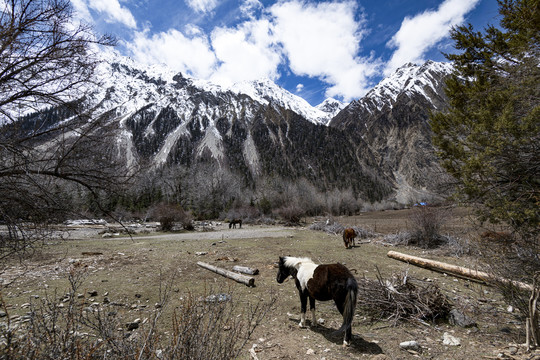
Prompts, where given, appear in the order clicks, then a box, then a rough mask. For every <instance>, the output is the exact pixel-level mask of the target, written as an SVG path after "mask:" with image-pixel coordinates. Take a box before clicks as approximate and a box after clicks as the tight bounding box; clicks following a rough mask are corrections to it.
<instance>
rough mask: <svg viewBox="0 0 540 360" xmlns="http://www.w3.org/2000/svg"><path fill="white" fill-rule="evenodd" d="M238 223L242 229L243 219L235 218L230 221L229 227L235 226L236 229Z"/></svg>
mask: <svg viewBox="0 0 540 360" xmlns="http://www.w3.org/2000/svg"><path fill="white" fill-rule="evenodd" d="M236 224H239V225H240V229H241V228H242V219H233V220H231V221H230V222H229V229H230V228H233V229H236Z"/></svg>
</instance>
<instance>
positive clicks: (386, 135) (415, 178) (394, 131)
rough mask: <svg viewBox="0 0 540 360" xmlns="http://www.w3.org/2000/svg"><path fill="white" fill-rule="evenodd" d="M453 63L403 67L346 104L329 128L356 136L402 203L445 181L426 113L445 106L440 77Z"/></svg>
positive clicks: (424, 193) (435, 189) (428, 63)
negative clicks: (442, 178)
mask: <svg viewBox="0 0 540 360" xmlns="http://www.w3.org/2000/svg"><path fill="white" fill-rule="evenodd" d="M451 72H452V65H451V64H449V63H437V62H433V61H428V62H426V63H425V64H422V65H415V64H406V65H404V66H402V67H400V68H399V69H397V70H396V71H395V72H394V73H393V74H392V75H390V76H389V77H387V78H385V79H383V80H382V81H381V82H380V83H379V84H377V85H376V86H375V87H374V88H373V89H372V90H370V91H369V92H368V93H367V94H366V96H364V97H363V98H361V99H359V100H356V101H353V102H351V103H350V104H349V105H348V106H347V107H346V108H345V109H343V111H341V112H340V113H339V114H338V115H337V116H335V117H334V118H333V119H332V120H331V122H330V123H329V126H331V127H335V128H337V129H340V130H344V131H350V132H354V133H357V134H360V136H361V137H362V139H364V140H365V141H366V142H367V143H368V144H369V147H370V149H371V151H372V153H373V154H374V156H375V158H376V159H377V160H376V161H377V163H378V164H379V165H380V166H381V168H382V169H383V171H384V172H385V173H386V174H387V175H388V176H389V177H391V178H392V179H393V180H392V181H393V183H394V184H393V187H394V189H395V190H396V195H395V196H396V199H397V200H398V201H399V202H402V203H406V202H408V200H409V199H413V198H422V197H425V196H427V194H429V193H433V192H436V191H437V186H438V181H439V180H441V177H444V175H443V174H444V171H443V170H442V169H441V168H440V166H439V164H438V161H437V158H436V156H435V151H434V149H433V146H432V144H431V129H430V127H429V122H428V121H429V113H430V111H440V110H443V109H444V107H445V106H446V104H447V99H446V96H445V93H444V84H445V79H446V78H447V77H448V76H449V75H450V74H451Z"/></svg>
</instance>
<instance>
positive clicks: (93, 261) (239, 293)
mask: <svg viewBox="0 0 540 360" xmlns="http://www.w3.org/2000/svg"><path fill="white" fill-rule="evenodd" d="M336 221H338V222H340V223H342V224H345V225H347V226H361V227H362V228H366V229H369V230H370V232H373V233H379V232H380V233H383V232H385V231H388V232H391V231H390V230H392V229H403V228H401V226H399V224H406V223H407V221H408V214H407V213H406V212H405V211H403V210H400V211H395V212H391V211H387V212H380V213H377V214H369V215H368V214H364V215H361V216H358V217H356V218H355V217H352V218H339V219H336ZM462 223H463V222H460V221H457V220H456V221H450V222H449V223H448V224H447V225H446V226H447V228H443V231H450V230H452V229H454V230H453V231H454V233H459V234H460V235H462V234H463V233H465V232H466V231H467V230H466V229H465V228H464V227H458V225H459V224H462ZM452 227H454V228H452ZM448 229H450V230H448ZM342 242H343V241H342V239H341V236H340V235H333V234H329V233H325V232H322V231H313V230H309V229H307V228H306V227H295V228H279V227H276V226H259V225H246V226H243V227H242V229H232V230H229V229H228V228H227V227H226V224H224V225H222V227H221V228H218V229H217V230H216V231H211V232H190V233H187V232H182V233H175V234H169V235H156V236H144V235H141V236H136V237H134V238H133V239H129V238H121V239H119V238H110V239H102V238H100V237H98V238H89V239H87V238H84V237H81V238H80V239H79V240H68V241H59V242H54V243H52V242H51V243H50V245H49V246H48V247H46V248H44V249H43V250H42V252H41V253H39V254H36V255H35V256H34V257H33V258H29V259H26V260H25V262H24V263H23V264H21V263H17V262H13V263H10V264H8V267H7V268H5V269H4V271H3V272H2V274H1V275H0V278H2V280H3V282H4V283H9V281H10V280H13V279H15V282H13V283H12V284H11V285H9V286H4V287H3V288H2V290H1V294H2V297H3V300H4V301H5V303H6V304H7V309H8V311H9V314H10V316H11V315H25V314H26V313H27V312H28V311H29V310H28V308H25V307H23V306H21V305H23V304H25V303H28V302H30V301H35V300H36V297H39V298H44V297H45V296H46V294H52V293H53V292H55V291H56V293H58V294H64V293H66V292H67V291H69V283H68V281H67V278H66V275H67V274H68V271H69V269H70V267H71V266H72V265H73V264H74V263H75V262H80V263H81V264H82V265H83V266H85V267H86V268H87V277H86V278H85V281H84V283H83V285H82V288H81V293H84V294H85V296H87V297H88V292H89V291H90V292H93V291H96V292H97V295H95V296H92V300H93V301H94V302H97V303H100V304H101V303H103V302H104V301H105V297H107V301H110V303H115V304H118V305H114V306H115V309H116V311H117V312H118V313H119V314H120V315H122V316H123V318H124V319H126V320H128V321H133V320H135V319H137V318H141V319H143V320H144V319H145V318H148V319H151V317H150V314H151V313H152V311H154V309H155V304H156V303H158V302H159V301H160V283H162V279H163V278H170V276H171V275H172V274H174V273H176V274H177V276H176V277H175V278H174V281H173V282H172V283H171V286H170V289H171V291H170V296H169V306H168V307H167V308H166V309H164V310H163V313H162V315H161V317H160V319H159V322H160V323H159V325H160V326H162V327H165V330H166V331H171V332H174V323H173V321H172V319H173V317H174V313H175V309H179V307H180V306H182V302H183V299H186V297H187V296H189V294H194V295H197V294H208V293H209V292H214V291H217V292H226V293H229V292H230V293H233V294H234V296H235V298H237V299H241V301H242V302H243V303H246V304H247V303H256V302H258V301H259V300H261V299H263V300H268V299H270V298H271V296H272V294H276V296H277V302H276V303H275V305H274V306H273V308H272V309H271V311H270V312H269V313H268V314H267V316H266V317H265V318H264V320H263V321H262V323H261V325H260V326H259V327H258V328H257V329H256V331H255V334H254V337H253V339H252V341H253V344H256V345H257V346H255V347H254V349H255V350H254V351H257V352H258V354H259V358H260V359H267V358H284V359H287V358H289V359H297V358H304V357H305V356H306V351H307V350H309V349H313V350H314V351H315V352H316V354H320V356H321V357H325V358H326V359H350V358H364V357H365V356H366V355H375V354H379V353H384V354H386V355H387V356H389V358H402V359H409V358H411V359H412V358H413V356H412V355H410V354H408V353H406V352H403V351H402V350H400V349H399V346H398V345H399V342H400V341H406V340H411V337H412V338H413V339H424V340H425V341H424V342H425V344H424V345H425V348H426V349H427V348H428V347H429V349H430V350H429V351H428V350H426V352H425V353H424V356H428V357H431V358H433V359H448V358H453V356H454V355H456V354H458V355H456V356H458V358H464V357H463V356H466V357H467V358H474V357H480V356H481V355H486V354H488V355H490V356H491V355H492V354H493V352H495V351H500V349H501V348H504V346H507V345H508V343H509V342H519V341H522V339H521V335H520V334H521V332H522V329H521V330H520V328H519V326H520V325H519V324H518V323H515V322H512V321H514V320H513V315H512V314H511V313H507V312H506V306H507V305H505V304H501V303H500V302H499V300H500V299H498V298H497V297H496V296H494V291H493V290H492V289H489V288H485V287H482V286H480V285H476V284H472V283H469V282H466V281H462V280H457V279H453V278H450V277H446V276H444V275H442V274H437V273H433V272H431V271H428V270H424V269H420V268H414V267H408V266H407V265H406V264H403V263H400V262H398V261H395V260H392V259H390V258H388V257H387V256H386V253H387V252H388V248H387V247H384V246H381V245H380V244H379V243H378V242H377V241H372V242H371V243H369V244H362V245H357V246H356V247H355V248H353V249H350V250H346V249H344V248H343V244H342ZM393 250H396V249H395V248H393ZM397 250H398V251H404V252H407V253H409V254H411V255H417V256H422V257H430V254H429V253H426V252H425V251H424V250H422V249H418V248H401V249H400V248H398V249H397ZM83 253H85V254H94V255H83ZM100 253H101V255H97V254H100ZM197 253H206V254H205V255H197ZM282 255H292V256H306V257H311V258H312V259H313V260H314V261H315V262H317V263H331V262H341V263H343V264H345V265H346V266H347V267H349V268H350V269H352V270H353V273H355V275H356V277H357V278H358V279H360V278H364V277H365V278H366V279H369V280H373V281H376V280H377V278H378V277H379V276H380V277H381V278H391V277H392V275H393V274H399V273H401V272H402V271H404V270H407V269H408V271H409V274H410V276H411V277H415V278H417V279H421V280H423V281H429V282H433V283H436V284H437V285H438V286H439V287H440V289H441V292H442V293H443V294H444V295H445V296H448V297H449V298H450V299H451V300H452V301H454V302H455V303H456V304H458V305H459V306H460V307H461V308H462V309H463V311H464V312H466V313H468V314H469V315H472V316H474V318H475V320H476V321H477V322H478V323H479V324H480V325H479V330H478V332H477V333H474V332H473V333H471V332H470V330H462V329H459V328H455V327H451V326H449V325H441V324H439V325H437V326H434V327H429V325H418V324H412V323H410V324H408V323H404V324H400V325H399V326H398V327H392V328H391V329H390V328H387V327H386V326H387V325H389V324H388V323H387V322H385V321H382V322H380V323H376V324H373V323H372V322H371V321H370V319H369V316H368V314H364V313H362V312H360V311H359V312H358V316H357V317H356V318H355V321H354V323H353V344H352V346H351V348H349V349H342V348H341V343H340V338H339V336H338V337H337V338H334V337H333V336H332V332H333V331H334V330H336V329H337V328H338V327H339V325H340V324H341V316H340V315H339V313H338V312H337V310H336V308H335V306H334V305H333V304H332V303H331V302H326V303H321V302H318V303H317V309H318V310H317V314H318V315H317V316H318V317H323V318H324V319H325V323H324V325H322V326H319V327H318V328H316V329H312V330H309V329H299V328H298V326H297V323H298V320H299V309H300V302H299V299H298V295H297V292H296V288H295V286H294V284H293V283H292V282H291V281H288V282H286V283H284V284H282V285H278V284H277V283H276V281H275V276H276V269H275V262H276V261H277V260H278V257H279V256H282ZM234 259H238V261H236V262H234V261H231V260H234ZM436 259H437V260H439V261H446V262H449V263H453V264H456V265H462V266H468V267H474V265H473V264H471V261H474V259H471V258H456V257H455V256H448V257H445V256H440V254H439V255H438V256H436ZM197 261H204V262H208V263H211V264H213V265H216V266H220V267H223V268H226V269H229V270H230V269H231V268H232V266H234V265H242V266H248V267H251V268H257V269H259V275H257V276H255V285H256V287H255V288H248V287H246V286H244V285H242V284H238V283H235V282H233V281H232V280H228V279H225V278H223V277H221V276H220V275H217V274H215V273H212V272H210V271H207V270H204V269H202V268H200V267H198V266H197V265H196V262H197ZM105 294H107V295H105ZM479 298H481V299H482V302H478V301H477V299H479ZM364 316H366V317H365V318H364ZM509 317H510V320H509V319H508V318H509ZM0 321H2V320H0ZM482 324H485V325H482ZM501 328H508V329H510V330H509V331H506V330H505V331H506V332H504V333H502V332H501V331H500V329H501ZM444 331H454V332H455V335H456V336H461V337H462V344H463V346H462V347H461V348H460V349H459V352H458V351H457V349H455V350H454V349H448V348H445V347H443V346H442V344H441V342H440V341H437V339H438V338H439V337H440V338H442V332H444ZM467 331H469V332H468V333H467ZM487 339H489V341H488V340H487ZM487 343H488V344H489V345H486V344H487ZM253 344H252V343H248V345H247V347H246V348H245V349H244V352H243V353H242V355H241V358H246V359H247V358H249V357H250V355H249V353H248V350H249V348H251V347H253ZM422 344H423V343H421V345H422ZM463 354H466V355H463ZM460 356H461V357H460ZM469 356H470V357H469ZM368 358H369V357H368Z"/></svg>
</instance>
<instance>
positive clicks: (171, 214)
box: [149, 203, 193, 231]
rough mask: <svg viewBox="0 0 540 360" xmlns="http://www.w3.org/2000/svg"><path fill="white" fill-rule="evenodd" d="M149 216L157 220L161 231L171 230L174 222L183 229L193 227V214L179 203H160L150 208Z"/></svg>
mask: <svg viewBox="0 0 540 360" xmlns="http://www.w3.org/2000/svg"><path fill="white" fill-rule="evenodd" d="M149 213H150V217H152V218H154V219H156V220H157V221H159V223H160V225H161V230H162V231H172V230H173V229H174V227H175V225H176V224H180V226H182V228H183V229H186V230H192V229H193V216H191V214H190V213H189V212H187V211H185V210H184V209H182V207H181V206H180V205H176V204H166V203H161V204H158V205H156V206H154V207H153V208H152V209H150V212H149Z"/></svg>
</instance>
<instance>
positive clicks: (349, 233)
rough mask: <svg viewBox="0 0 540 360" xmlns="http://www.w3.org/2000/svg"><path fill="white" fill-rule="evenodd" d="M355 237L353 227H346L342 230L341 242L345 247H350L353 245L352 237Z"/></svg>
mask: <svg viewBox="0 0 540 360" xmlns="http://www.w3.org/2000/svg"><path fill="white" fill-rule="evenodd" d="M355 237H356V231H354V229H353V228H347V229H345V230H343V242H344V243H345V247H346V248H347V249H350V248H352V247H354V238H355Z"/></svg>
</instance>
